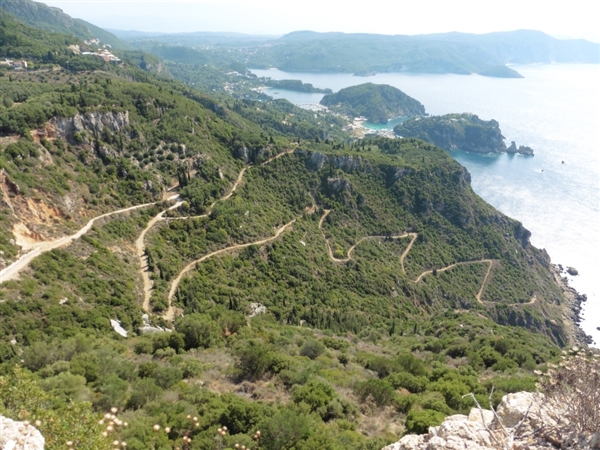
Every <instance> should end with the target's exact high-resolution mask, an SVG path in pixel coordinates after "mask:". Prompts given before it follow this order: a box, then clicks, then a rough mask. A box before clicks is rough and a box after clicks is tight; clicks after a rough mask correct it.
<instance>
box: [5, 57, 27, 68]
mask: <svg viewBox="0 0 600 450" xmlns="http://www.w3.org/2000/svg"><path fill="white" fill-rule="evenodd" d="M0 66H6V67H12V68H13V69H15V70H23V69H27V61H25V60H22V61H13V60H10V59H5V60H4V61H0Z"/></svg>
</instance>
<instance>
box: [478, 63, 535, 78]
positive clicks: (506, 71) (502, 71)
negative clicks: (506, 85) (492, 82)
mask: <svg viewBox="0 0 600 450" xmlns="http://www.w3.org/2000/svg"><path fill="white" fill-rule="evenodd" d="M478 74H479V75H481V76H484V77H494V78H524V77H523V75H521V74H520V73H519V72H517V71H516V70H514V69H511V68H510V67H506V66H505V65H502V64H501V65H499V66H492V67H488V68H487V69H483V70H482V71H480V72H478Z"/></svg>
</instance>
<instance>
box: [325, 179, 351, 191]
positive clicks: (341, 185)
mask: <svg viewBox="0 0 600 450" xmlns="http://www.w3.org/2000/svg"><path fill="white" fill-rule="evenodd" d="M327 187H328V188H329V190H330V191H331V192H333V193H335V194H340V193H341V192H343V191H346V190H350V188H351V186H350V182H349V181H348V180H346V179H344V178H327Z"/></svg>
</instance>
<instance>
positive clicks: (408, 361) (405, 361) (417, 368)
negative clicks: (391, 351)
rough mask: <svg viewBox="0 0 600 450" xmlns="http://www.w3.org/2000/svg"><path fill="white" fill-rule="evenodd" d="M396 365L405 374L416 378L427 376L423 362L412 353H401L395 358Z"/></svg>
mask: <svg viewBox="0 0 600 450" xmlns="http://www.w3.org/2000/svg"><path fill="white" fill-rule="evenodd" d="M396 360H397V362H398V364H399V365H400V366H401V367H402V368H403V369H404V370H405V371H407V372H409V373H412V374H413V375H416V376H423V375H427V370H426V369H425V364H423V361H422V360H420V359H419V358H417V357H416V356H414V355H413V354H412V353H403V354H401V355H398V357H397V359H396Z"/></svg>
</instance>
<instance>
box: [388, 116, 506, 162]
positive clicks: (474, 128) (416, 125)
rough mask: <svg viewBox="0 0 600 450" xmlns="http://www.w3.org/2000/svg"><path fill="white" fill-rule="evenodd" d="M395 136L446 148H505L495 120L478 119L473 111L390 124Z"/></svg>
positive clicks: (486, 150)
mask: <svg viewBox="0 0 600 450" xmlns="http://www.w3.org/2000/svg"><path fill="white" fill-rule="evenodd" d="M394 133H396V135H397V136H402V137H413V138H418V139H423V140H424V141H426V142H429V143H431V144H434V145H437V146H439V147H442V148H445V149H446V150H457V149H460V150H465V151H468V152H476V153H500V152H505V151H506V144H505V143H504V136H502V132H501V131H500V126H499V124H498V122H497V121H495V120H493V119H492V120H482V119H480V118H479V117H477V116H476V115H475V114H470V113H463V114H445V115H443V116H432V117H418V118H416V119H410V120H407V121H406V122H403V123H401V124H399V125H396V126H395V127H394Z"/></svg>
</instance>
